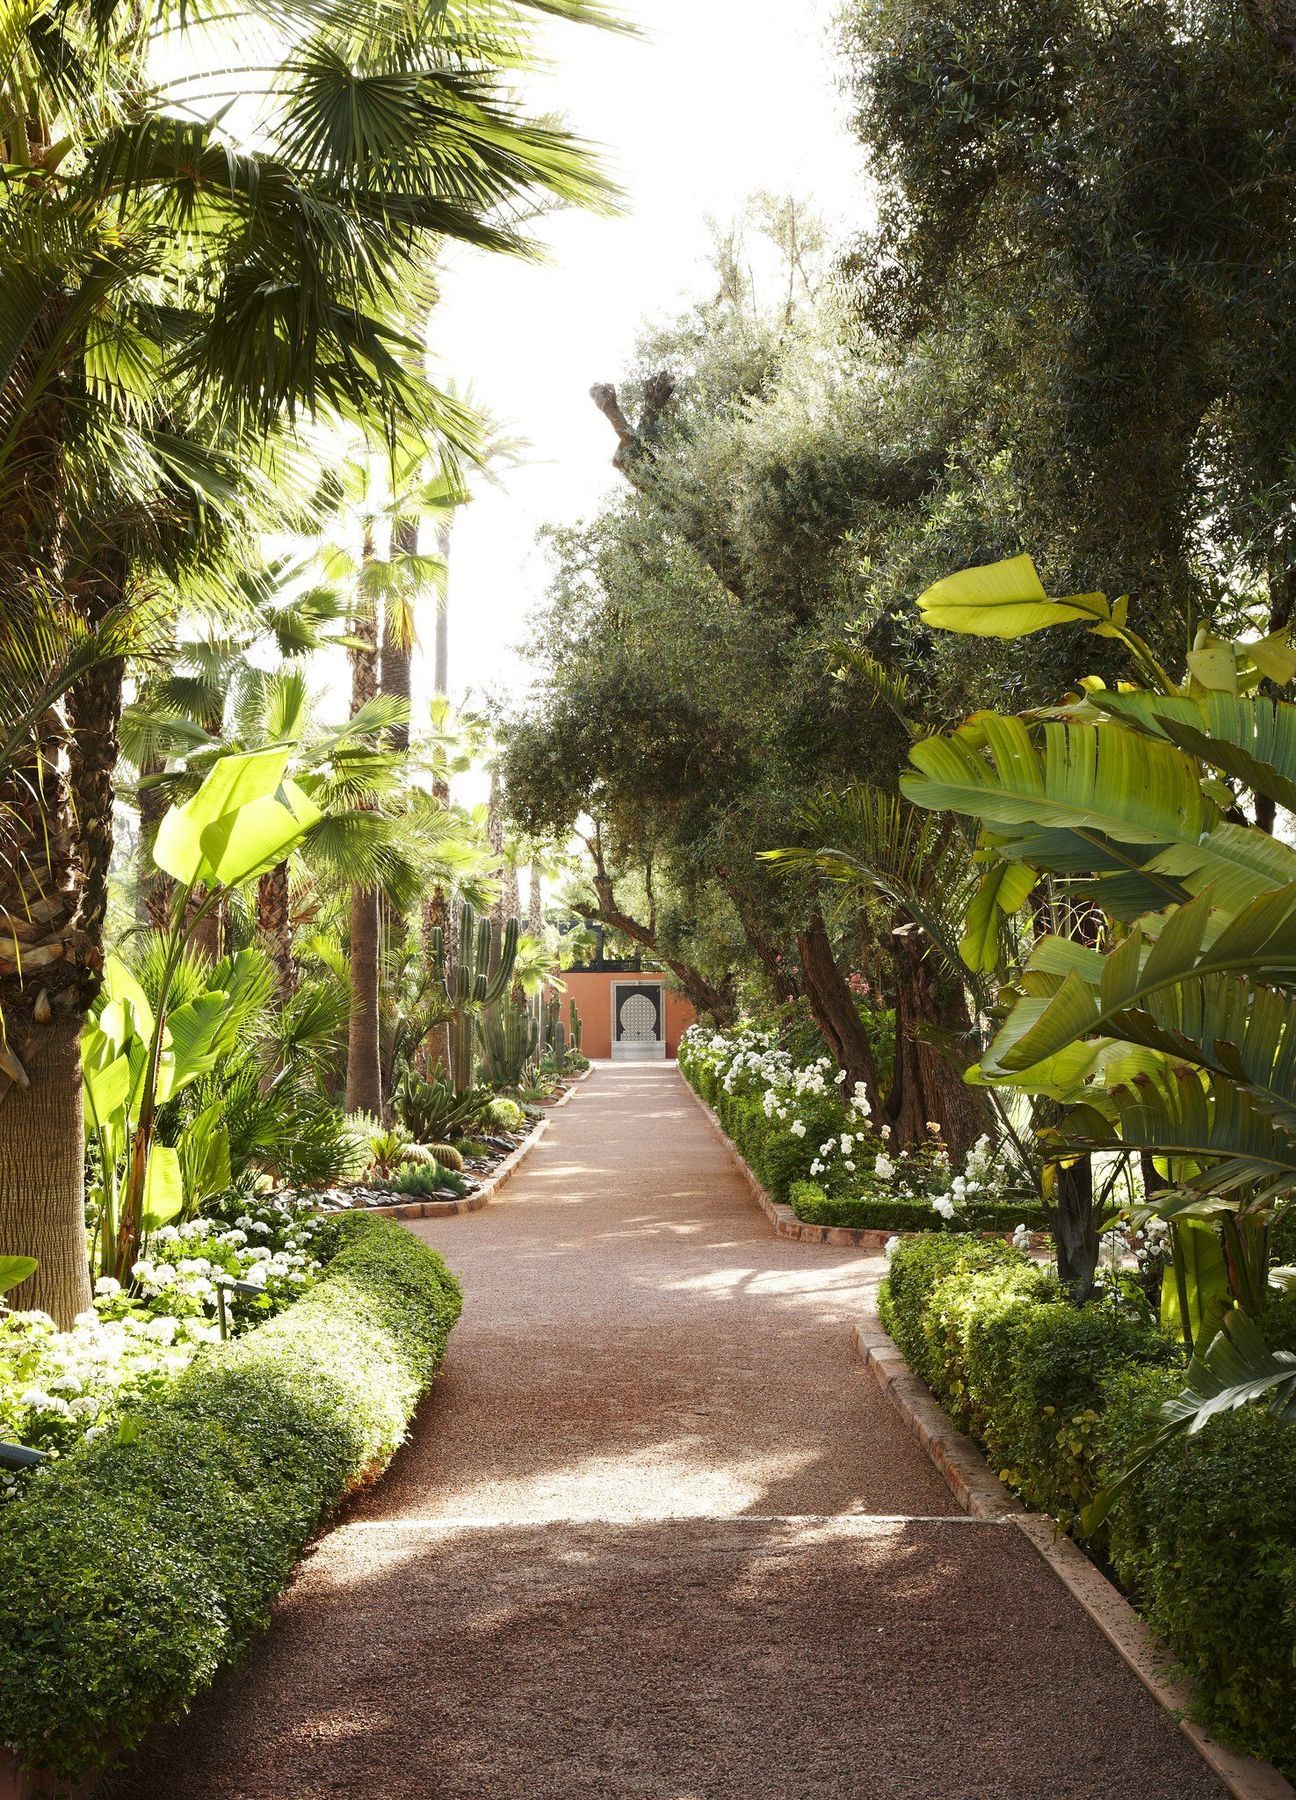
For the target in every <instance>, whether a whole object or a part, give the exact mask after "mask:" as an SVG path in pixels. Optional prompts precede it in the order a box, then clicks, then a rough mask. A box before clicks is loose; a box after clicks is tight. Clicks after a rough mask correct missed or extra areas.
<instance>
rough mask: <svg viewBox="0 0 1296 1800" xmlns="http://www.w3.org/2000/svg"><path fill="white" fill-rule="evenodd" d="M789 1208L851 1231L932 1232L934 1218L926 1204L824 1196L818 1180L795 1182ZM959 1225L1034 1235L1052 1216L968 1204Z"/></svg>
mask: <svg viewBox="0 0 1296 1800" xmlns="http://www.w3.org/2000/svg"><path fill="white" fill-rule="evenodd" d="M788 1204H789V1205H790V1206H791V1208H792V1210H793V1212H794V1213H795V1214H796V1216H797V1218H798V1219H804V1220H805V1221H806V1223H807V1224H808V1225H845V1226H848V1227H849V1228H850V1229H851V1230H852V1231H930V1230H931V1227H932V1220H933V1218H934V1217H935V1214H934V1213H933V1212H932V1209H931V1203H930V1201H927V1200H891V1199H886V1198H883V1197H880V1196H879V1197H878V1198H876V1199H875V1198H872V1197H870V1196H859V1195H857V1196H854V1197H850V1196H846V1195H836V1194H828V1193H825V1191H824V1190H823V1188H821V1187H820V1185H819V1183H818V1182H817V1181H794V1182H793V1183H792V1185H791V1187H790V1188H789V1190H788ZM959 1218H960V1221H961V1223H962V1224H963V1225H965V1226H966V1227H967V1229H968V1230H969V1231H1002V1232H1005V1233H1008V1234H1011V1233H1012V1232H1013V1231H1014V1230H1015V1229H1016V1228H1017V1226H1018V1225H1025V1226H1027V1227H1029V1229H1030V1230H1031V1231H1047V1230H1048V1224H1049V1221H1048V1214H1047V1213H1046V1212H1045V1210H1044V1208H1043V1207H1042V1206H1041V1205H1040V1204H1039V1203H1038V1202H1037V1201H1033V1202H1032V1201H1021V1202H1018V1201H1014V1202H1013V1203H1012V1204H1011V1205H1005V1204H1004V1203H1003V1202H1002V1201H998V1200H986V1201H982V1202H979V1203H978V1202H976V1201H970V1202H967V1203H965V1204H964V1206H963V1207H962V1209H961V1211H960V1213H959Z"/></svg>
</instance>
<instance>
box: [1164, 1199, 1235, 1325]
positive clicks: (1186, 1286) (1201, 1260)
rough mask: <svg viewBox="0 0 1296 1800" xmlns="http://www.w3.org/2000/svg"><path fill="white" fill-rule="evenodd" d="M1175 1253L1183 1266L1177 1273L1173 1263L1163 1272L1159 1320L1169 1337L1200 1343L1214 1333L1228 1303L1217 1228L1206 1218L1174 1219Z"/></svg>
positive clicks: (1224, 1269)
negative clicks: (1186, 1317) (1185, 1323)
mask: <svg viewBox="0 0 1296 1800" xmlns="http://www.w3.org/2000/svg"><path fill="white" fill-rule="evenodd" d="M1175 1257H1176V1259H1177V1260H1178V1261H1179V1262H1180V1263H1181V1264H1182V1269H1181V1271H1180V1272H1179V1273H1177V1272H1176V1270H1175V1269H1174V1268H1173V1267H1171V1268H1167V1269H1166V1271H1165V1273H1164V1275H1163V1276H1162V1279H1161V1324H1162V1326H1163V1327H1164V1329H1165V1330H1166V1331H1168V1332H1169V1333H1170V1334H1171V1336H1172V1337H1177V1338H1179V1337H1181V1338H1183V1339H1184V1341H1185V1342H1186V1343H1190V1344H1196V1343H1200V1342H1201V1341H1202V1340H1203V1339H1209V1338H1211V1337H1213V1336H1214V1335H1215V1332H1216V1331H1217V1330H1218V1329H1219V1324H1220V1320H1221V1319H1222V1317H1223V1315H1224V1312H1225V1309H1226V1308H1227V1306H1228V1292H1229V1287H1228V1269H1227V1267H1226V1265H1225V1262H1224V1250H1223V1246H1222V1245H1221V1244H1220V1235H1219V1230H1218V1228H1217V1227H1216V1226H1214V1225H1212V1224H1210V1223H1209V1222H1208V1221H1206V1220H1205V1219H1177V1220H1176V1221H1175ZM1180 1273H1181V1274H1182V1277H1183V1293H1184V1296H1185V1297H1186V1299H1187V1303H1188V1320H1187V1324H1188V1330H1187V1331H1185V1330H1184V1316H1183V1300H1182V1299H1181V1297H1180V1291H1179V1278H1180Z"/></svg>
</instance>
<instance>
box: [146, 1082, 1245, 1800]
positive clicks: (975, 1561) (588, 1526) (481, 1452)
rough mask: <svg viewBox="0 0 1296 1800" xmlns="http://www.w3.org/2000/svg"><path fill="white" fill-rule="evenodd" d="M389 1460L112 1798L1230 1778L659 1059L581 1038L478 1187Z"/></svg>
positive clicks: (506, 1799)
mask: <svg viewBox="0 0 1296 1800" xmlns="http://www.w3.org/2000/svg"><path fill="white" fill-rule="evenodd" d="M414 1229H417V1230H418V1231H419V1232H420V1233H421V1235H423V1236H424V1237H425V1238H426V1239H427V1240H428V1241H429V1242H430V1243H432V1244H434V1245H435V1246H436V1248H437V1249H439V1250H441V1251H443V1252H444V1254H445V1256H446V1257H447V1259H448V1260H449V1261H450V1263H451V1265H452V1267H453V1268H454V1269H455V1271H456V1273H457V1274H458V1275H459V1276H460V1278H461V1280H462V1282H463V1285H464V1292H465V1307H464V1316H463V1320H462V1322H461V1324H460V1325H459V1327H458V1328H457V1330H456V1331H455V1333H454V1337H453V1339H452V1344H451V1350H450V1355H449V1359H448V1362H447V1368H446V1373H445V1376H444V1378H443V1379H442V1380H441V1381H440V1382H439V1383H438V1384H437V1386H436V1388H435V1389H434V1390H433V1392H432V1394H431V1395H430V1396H429V1398H428V1400H427V1401H426V1403H425V1404H424V1406H423V1408H422V1410H421V1412H420V1414H419V1418H418V1420H417V1422H416V1426H415V1429H414V1432H413V1435H412V1438H411V1441H410V1442H409V1444H408V1445H407V1446H406V1447H405V1449H404V1450H403V1451H402V1452H401V1454H400V1456H399V1457H398V1458H397V1460H396V1462H395V1463H394V1465H393V1467H392V1469H391V1471H390V1473H389V1474H388V1476H387V1477H386V1479H385V1480H384V1481H383V1482H381V1483H380V1484H379V1485H378V1486H377V1487H376V1488H374V1489H373V1490H372V1491H371V1492H370V1493H369V1494H367V1495H366V1496H365V1497H364V1499H363V1501H362V1503H360V1504H359V1505H357V1506H355V1507H353V1508H352V1509H351V1510H350V1511H349V1512H348V1514H347V1515H346V1519H345V1522H344V1523H342V1524H341V1525H340V1526H339V1527H338V1528H337V1529H336V1530H334V1531H332V1532H331V1533H330V1534H329V1535H328V1536H327V1537H326V1538H325V1539H324V1540H323V1541H322V1542H321V1544H320V1545H319V1547H318V1548H317V1550H316V1551H315V1553H314V1554H313V1555H312V1556H311V1557H310V1558H309V1559H308V1560H307V1562H306V1563H305V1564H304V1566H303V1569H302V1572H301V1575H300V1576H299V1578H298V1580H297V1581H296V1582H295V1583H294V1585H293V1588H292V1590H291V1592H290V1593H289V1594H287V1595H286V1596H285V1597H284V1599H283V1601H282V1602H281V1604H280V1605H279V1607H278V1608H277V1610H276V1617H275V1622H274V1625H273V1626H272V1628H271V1630H270V1631H269V1632H268V1633H267V1634H266V1636H265V1637H264V1638H263V1639H262V1640H261V1642H260V1643H259V1644H258V1646H257V1648H256V1649H255V1650H254V1652H253V1654H252V1656H251V1657H250V1659H249V1661H248V1662H247V1663H246V1664H245V1665H244V1666H243V1667H242V1668H241V1669H240V1670H238V1671H235V1672H233V1673H232V1674H231V1675H230V1676H228V1677H227V1678H226V1679H224V1680H223V1681H221V1682H220V1683H219V1684H218V1686H217V1688H216V1689H215V1691H214V1692H213V1693H212V1694H211V1695H210V1696H208V1697H207V1698H206V1699H204V1700H203V1701H202V1702H200V1703H199V1704H198V1705H197V1706H196V1707H195V1708H194V1710H193V1712H192V1713H191V1714H190V1716H189V1717H188V1718H187V1719H186V1720H185V1721H183V1722H182V1723H181V1724H180V1725H178V1726H176V1727H173V1728H171V1729H170V1730H168V1731H165V1732H160V1733H158V1734H157V1735H156V1736H155V1738H154V1739H153V1740H152V1741H151V1742H150V1744H149V1745H148V1746H147V1747H146V1750H145V1752H144V1754H142V1755H141V1757H140V1758H139V1759H138V1760H137V1762H136V1764H135V1765H134V1767H133V1768H132V1769H131V1770H129V1771H128V1772H127V1774H126V1775H125V1776H124V1777H123V1778H120V1779H119V1780H117V1781H115V1782H114V1783H113V1790H112V1791H113V1794H114V1795H116V1796H119V1797H120V1800H128V1797H129V1800H144V1797H145V1796H149V1797H152V1800H157V1797H159V1796H167V1797H168V1800H198V1797H202V1800H316V1797H319V1796H325V1795H329V1796H333V1795H343V1794H345V1795H352V1796H374V1797H376V1800H459V1797H460V1796H463V1797H468V1796H474V1797H476V1796H481V1797H483V1800H487V1797H490V1800H493V1797H495V1796H499V1797H500V1800H563V1797H565V1796H577V1795H581V1796H583V1795H610V1796H632V1795H633V1796H643V1797H645V1800H721V1797H724V1800H746V1797H747V1796H760V1797H762V1800H766V1797H768V1800H775V1797H782V1796H787V1797H789V1800H794V1797H796V1796H801V1795H824V1796H862V1797H867V1800H901V1797H904V1800H908V1797H910V1796H912V1797H913V1800H919V1797H920V1796H921V1797H922V1800H981V1797H983V1796H984V1797H987V1800H988V1797H989V1796H1003V1797H1012V1800H1068V1797H1072V1796H1074V1797H1076V1800H1080V1797H1083V1800H1090V1797H1092V1800H1099V1797H1100V1796H1101V1797H1102V1800H1136V1797H1137V1800H1144V1797H1147V1800H1151V1797H1156V1800H1198V1797H1199V1796H1201V1797H1205V1796H1217V1795H1219V1794H1220V1793H1221V1792H1222V1790H1221V1789H1220V1787H1219V1786H1218V1784H1217V1783H1216V1782H1215V1780H1214V1778H1213V1777H1212V1776H1211V1775H1210V1774H1209V1772H1208V1771H1207V1770H1206V1769H1205V1767H1204V1765H1203V1764H1202V1763H1201V1762H1200V1760H1199V1759H1198V1757H1197V1756H1196V1754H1195V1752H1194V1751H1193V1750H1192V1749H1191V1747H1190V1746H1189V1745H1188V1744H1187V1743H1186V1741H1185V1740H1184V1739H1183V1738H1182V1736H1181V1735H1180V1734H1179V1733H1178V1732H1177V1731H1176V1730H1175V1728H1174V1726H1173V1725H1172V1724H1171V1722H1170V1721H1169V1720H1168V1718H1167V1717H1166V1716H1165V1714H1164V1713H1163V1712H1162V1711H1161V1710H1160V1708H1159V1707H1158V1706H1157V1705H1156V1704H1155V1702H1153V1701H1152V1700H1151V1699H1150V1698H1149V1697H1148V1696H1147V1695H1146V1694H1145V1693H1144V1691H1143V1689H1142V1688H1141V1687H1140V1686H1139V1684H1138V1682H1137V1681H1136V1680H1135V1678H1134V1677H1133V1676H1132V1675H1131V1674H1130V1673H1129V1672H1128V1671H1127V1670H1126V1668H1125V1666H1124V1664H1123V1663H1121V1662H1120V1660H1119V1659H1118V1658H1117V1656H1116V1655H1115V1653H1114V1652H1113V1651H1112V1650H1111V1649H1110V1648H1109V1647H1108V1645H1107V1644H1106V1642H1105V1640H1104V1639H1102V1637H1101V1636H1100V1635H1099V1633H1098V1632H1097V1630H1096V1629H1095V1628H1094V1627H1093V1626H1092V1625H1091V1624H1090V1623H1089V1621H1088V1620H1087V1619H1086V1618H1085V1616H1084V1615H1083V1614H1082V1613H1081V1612H1080V1611H1079V1609H1078V1608H1077V1606H1076V1605H1075V1603H1074V1602H1073V1601H1072V1600H1071V1598H1070V1596H1069V1595H1068V1594H1067V1593H1066V1591H1065V1589H1064V1588H1063V1587H1062V1586H1061V1584H1060V1583H1059V1582H1058V1580H1057V1578H1056V1577H1055V1576H1054V1575H1053V1574H1052V1572H1051V1571H1050V1570H1049V1569H1048V1568H1047V1567H1046V1566H1045V1564H1044V1563H1043V1562H1042V1561H1041V1560H1040V1559H1039V1558H1038V1556H1036V1554H1035V1553H1034V1551H1033V1550H1032V1549H1031V1548H1030V1547H1029V1545H1027V1544H1026V1543H1025V1542H1023V1540H1022V1539H1021V1538H1020V1536H1019V1535H1018V1534H1017V1532H1016V1531H1015V1530H1014V1529H1012V1528H1010V1527H1008V1526H1004V1525H1000V1524H997V1523H994V1522H991V1521H975V1520H969V1519H966V1518H964V1517H963V1516H962V1515H961V1514H959V1513H958V1511H957V1509H956V1508H955V1506H954V1503H953V1500H952V1499H951V1497H950V1495H949V1494H948V1492H947V1491H946V1489H945V1488H944V1486H943V1484H942V1483H941V1481H940V1479H939V1477H938V1476H937V1475H936V1473H935V1471H934V1470H933V1469H932V1467H931V1465H930V1463H929V1462H928V1461H927V1459H926V1457H925V1456H924V1455H923V1454H922V1453H921V1451H920V1450H919V1449H918V1447H917V1445H916V1444H915V1443H914V1442H913V1440H912V1439H911V1438H910V1437H909V1436H908V1435H907V1434H906V1432H905V1431H904V1428H903V1426H902V1425H901V1424H900V1422H899V1420H898V1419H897V1417H896V1416H895V1414H894V1413H892V1412H891V1411H890V1409H889V1408H888V1407H887V1406H886V1404H885V1402H884V1401H883V1400H882V1399H881V1398H880V1396H879V1395H878V1393H877V1391H876V1389H875V1388H874V1386H873V1384H872V1382H871V1381H870V1380H869V1379H868V1377H867V1376H866V1375H865V1373H864V1372H863V1370H862V1368H861V1367H860V1365H859V1364H858V1362H857V1360H856V1358H855V1355H854V1352H853V1349H852V1342H851V1324H852V1322H853V1320H854V1319H855V1318H856V1317H857V1316H858V1315H859V1313H860V1312H861V1310H863V1309H864V1308H865V1306H866V1305H867V1303H868V1295H869V1292H870V1290H871V1288H872V1287H873V1286H874V1284H875V1283H876V1281H877V1280H878V1278H879V1275H880V1273H881V1266H880V1264H879V1262H878V1261H877V1259H871V1258H869V1257H866V1256H862V1255H861V1254H860V1253H858V1252H856V1251H851V1250H830V1249H825V1248H823V1247H820V1246H809V1245H802V1244H795V1243H785V1242H783V1241H781V1240H779V1239H777V1238H775V1237H774V1236H773V1235H772V1233H771V1231H770V1229H769V1226H768V1224H767V1222H766V1220H765V1218H764V1216H763V1215H762V1213H761V1212H760V1211H759V1209H758V1208H757V1207H756V1206H755V1204H754V1202H753V1201H752V1199H751V1196H750V1195H749V1194H748V1192H747V1190H746V1188H745V1187H744V1185H743V1183H742V1181H741V1180H740V1178H739V1177H738V1175H737V1174H736V1172H735V1170H734V1168H733V1165H732V1163H731V1162H730V1160H729V1158H728V1155H727V1153H726V1151H725V1149H724V1146H723V1145H722V1144H721V1143H720V1142H719V1141H718V1140H717V1138H716V1137H715V1135H714V1134H713V1133H712V1131H711V1130H710V1128H709V1127H708V1126H707V1124H706V1121H705V1120H704V1118H703V1117H702V1115H701V1113H700V1112H699V1111H698V1109H697V1107H696V1106H695V1104H694V1103H693V1101H692V1099H691V1097H690V1095H689V1094H688V1092H687V1090H686V1089H685V1087H684V1084H683V1082H682V1080H681V1078H680V1076H679V1075H678V1073H677V1072H676V1071H675V1070H674V1068H672V1067H668V1066H667V1067H664V1066H662V1065H661V1064H657V1065H651V1064H638V1065H636V1064H621V1065H617V1066H615V1067H600V1068H599V1069H598V1071H597V1072H596V1073H595V1074H594V1075H593V1076H592V1077H591V1079H590V1081H589V1082H587V1083H586V1084H585V1086H584V1087H583V1088H582V1089H581V1091H580V1092H579V1094H578V1095H577V1097H576V1098H575V1100H574V1101H573V1103H572V1104H571V1105H570V1106H567V1107H565V1108H564V1109H563V1110H562V1111H561V1112H559V1113H558V1114H556V1116H555V1118H554V1121H553V1124H552V1127H551V1129H550V1132H549V1135H548V1136H547V1138H546V1139H545V1140H544V1142H543V1143H542V1144H541V1145H540V1147H539V1149H538V1150H537V1151H536V1152H534V1153H533V1155H532V1157H531V1159H530V1161H529V1162H528V1163H527V1164H526V1165H525V1167H524V1168H523V1170H522V1171H521V1172H520V1174H519V1175H517V1176H516V1177H515V1178H514V1180H513V1181H512V1183H511V1184H510V1185H509V1186H508V1187H507V1188H506V1189H505V1190H504V1192H503V1193H502V1194H501V1195H500V1197H499V1199H498V1200H497V1201H495V1202H493V1203H492V1205H491V1206H490V1207H488V1208H487V1209H486V1210H484V1211H482V1212H479V1213H469V1214H465V1215H462V1216H460V1217H458V1218H453V1219H448V1220H445V1221H438V1222H437V1223H435V1224H434V1223H432V1222H424V1223H422V1224H420V1225H419V1226H417V1227H415V1228H414Z"/></svg>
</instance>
